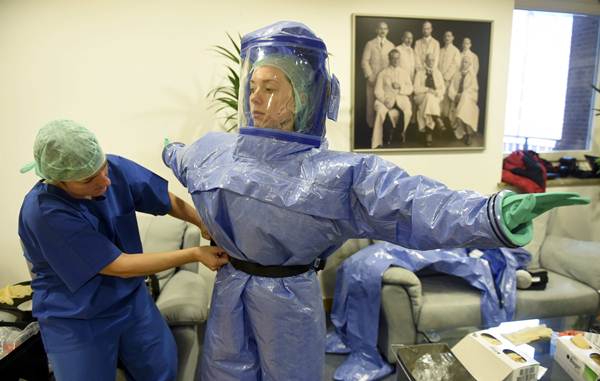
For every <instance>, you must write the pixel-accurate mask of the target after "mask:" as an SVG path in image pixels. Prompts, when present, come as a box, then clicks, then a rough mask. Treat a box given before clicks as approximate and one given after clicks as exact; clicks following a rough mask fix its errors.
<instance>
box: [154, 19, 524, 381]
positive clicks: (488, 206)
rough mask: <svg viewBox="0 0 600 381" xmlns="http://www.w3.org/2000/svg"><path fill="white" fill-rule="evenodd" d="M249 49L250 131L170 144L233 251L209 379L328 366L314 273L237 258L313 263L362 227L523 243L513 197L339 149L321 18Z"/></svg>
mask: <svg viewBox="0 0 600 381" xmlns="http://www.w3.org/2000/svg"><path fill="white" fill-rule="evenodd" d="M240 56H241V60H242V65H241V73H240V89H239V90H240V97H239V103H240V105H239V110H240V114H239V118H238V123H239V127H240V128H239V134H226V133H209V134H207V135H205V136H204V137H202V138H200V139H199V140H198V141H196V142H195V143H193V144H191V145H189V146H185V145H183V144H181V143H173V144H170V145H167V146H166V147H165V148H164V150H163V161H164V163H165V164H166V165H167V166H168V167H169V168H171V170H172V171H173V173H174V175H175V176H176V178H177V179H178V180H179V181H180V182H181V183H182V184H183V185H184V186H185V187H187V189H188V191H189V193H190V194H191V196H192V199H193V202H194V205H195V206H196V208H197V209H198V212H199V214H200V216H201V217H202V220H203V221H204V222H205V224H206V226H207V229H208V231H209V232H210V234H211V236H212V238H213V240H214V241H215V242H216V243H217V244H218V245H219V246H220V247H222V248H223V249H224V250H225V251H226V252H227V253H228V254H229V256H230V264H229V265H226V266H224V267H223V268H221V270H220V271H219V272H218V274H217V278H216V283H215V288H214V292H213V299H212V304H211V309H210V315H209V318H208V322H207V327H206V333H205V342H204V347H203V358H202V362H201V378H202V380H204V381H212V380H219V381H257V380H262V381H276V380H277V381H280V380H289V381H293V380H298V381H315V380H320V379H322V376H323V370H324V356H325V316H324V312H323V304H322V299H321V291H320V287H319V282H318V280H317V276H316V273H315V271H313V270H307V271H305V272H303V273H301V274H298V275H294V276H285V277H269V276H259V275H257V274H256V273H255V274H254V275H251V274H252V272H251V271H242V270H240V267H235V266H236V265H235V260H237V261H244V262H245V263H247V262H250V263H251V264H253V265H254V267H257V266H270V267H273V266H279V267H281V266H286V267H289V266H296V267H298V266H302V265H305V266H306V265H311V264H312V263H314V262H315V260H316V259H324V258H326V257H327V256H328V255H330V254H331V253H333V252H334V251H335V250H336V249H337V248H338V247H340V246H341V245H342V244H343V243H344V241H346V240H347V239H349V238H362V237H368V238H372V239H379V240H384V241H389V242H394V243H397V244H400V245H402V246H405V247H410V248H418V249H422V250H425V249H434V248H456V247H482V248H486V247H498V246H511V247H513V246H515V245H514V244H513V242H512V241H511V239H510V238H509V237H508V236H507V235H506V234H505V233H503V231H502V229H501V223H502V219H501V204H502V199H503V198H504V197H505V194H504V193H500V194H496V195H493V196H492V197H490V198H488V197H483V196H481V195H479V194H477V193H474V192H469V191H452V190H450V189H448V188H447V187H446V186H444V185H443V184H441V183H439V182H436V181H434V180H431V179H428V178H426V177H423V176H410V175H409V174H408V173H406V172H405V171H403V170H402V169H400V168H398V167H397V166H395V165H393V164H392V163H389V162H387V161H385V160H382V159H381V158H379V157H377V156H373V155H358V154H353V153H348V152H335V151H331V150H328V149H327V145H326V142H325V139H324V136H325V119H326V118H329V119H333V120H335V119H336V117H337V110H338V106H339V84H338V82H337V79H336V78H335V76H333V75H330V73H329V71H328V65H327V57H328V53H327V49H326V47H325V44H324V43H323V41H322V40H321V39H320V38H318V37H317V36H316V35H315V34H314V33H313V32H312V31H311V30H310V29H309V28H308V27H306V26H305V25H303V24H301V23H297V22H289V21H283V22H278V23H275V24H272V25H269V26H267V27H264V28H261V29H259V30H257V31H255V32H252V33H249V34H247V35H245V36H244V37H243V38H242V43H241V52H240ZM306 267H307V268H308V266H306Z"/></svg>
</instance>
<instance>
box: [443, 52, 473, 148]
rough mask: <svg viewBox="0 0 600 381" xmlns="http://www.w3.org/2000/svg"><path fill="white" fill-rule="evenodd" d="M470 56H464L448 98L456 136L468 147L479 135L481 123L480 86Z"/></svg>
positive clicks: (451, 84) (449, 89)
mask: <svg viewBox="0 0 600 381" xmlns="http://www.w3.org/2000/svg"><path fill="white" fill-rule="evenodd" d="M471 59H472V58H471V57H470V56H464V57H463V59H462V64H461V69H460V71H459V72H457V73H456V74H454V77H453V78H452V81H451V82H450V86H449V88H448V96H449V98H450V101H451V104H452V107H451V112H450V120H451V122H452V128H453V129H454V136H456V138H457V139H459V140H460V139H462V140H463V142H464V143H465V144H466V145H471V141H472V136H473V135H475V134H476V133H477V126H478V122H479V106H477V99H478V91H479V84H478V83H477V76H476V75H475V72H474V71H473V70H472V69H473V67H472V61H471Z"/></svg>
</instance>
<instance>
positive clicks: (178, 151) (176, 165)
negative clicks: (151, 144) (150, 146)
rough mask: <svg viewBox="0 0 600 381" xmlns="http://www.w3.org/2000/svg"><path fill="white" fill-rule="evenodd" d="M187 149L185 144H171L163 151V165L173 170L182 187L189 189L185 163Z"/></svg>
mask: <svg viewBox="0 0 600 381" xmlns="http://www.w3.org/2000/svg"><path fill="white" fill-rule="evenodd" d="M185 148H186V147H185V144H183V143H171V144H169V145H168V146H166V147H165V148H164V149H163V152H162V159H163V163H165V165H166V166H167V167H169V168H171V170H172V171H173V174H174V175H175V177H177V180H179V182H180V183H181V185H183V186H184V187H186V188H187V181H186V174H187V167H186V166H185V164H184V163H183V156H184V153H185Z"/></svg>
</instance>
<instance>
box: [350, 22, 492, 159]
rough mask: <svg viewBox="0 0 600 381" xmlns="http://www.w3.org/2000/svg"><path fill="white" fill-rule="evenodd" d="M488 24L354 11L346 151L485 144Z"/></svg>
mask: <svg viewBox="0 0 600 381" xmlns="http://www.w3.org/2000/svg"><path fill="white" fill-rule="evenodd" d="M383 24H384V25H385V26H387V31H382V29H386V28H385V27H384V26H383ZM492 26H493V25H492V21H489V20H467V19H439V18H427V17H400V16H383V15H362V14H353V15H352V118H351V133H350V137H351V144H350V146H351V149H352V150H353V151H356V152H375V153H388V152H396V151H431V150H461V151H462V150H483V149H485V135H486V127H487V123H486V117H487V114H488V105H487V98H488V96H487V95H488V80H489V74H490V73H489V66H490V53H491V36H492ZM428 29H429V30H430V31H429V32H428ZM447 32H450V36H447ZM409 35H412V41H411V38H410V36H409ZM382 37H383V38H382ZM447 40H452V41H450V42H451V44H452V45H454V48H453V47H451V46H446V41H447ZM436 42H437V45H438V47H437V49H436ZM417 45H418V46H417ZM469 45H470V46H469ZM463 46H464V47H463ZM392 50H393V51H395V52H393V53H391V52H392ZM411 51H412V54H411ZM390 53H391V55H390ZM411 56H412V58H411ZM390 57H391V60H392V62H390ZM411 61H412V62H413V66H414V67H413V68H411V64H410V63H411ZM407 77H408V80H407ZM409 81H410V84H411V86H412V87H411V86H409V85H408V82H409ZM368 105H371V107H370V109H369V108H368ZM405 115H407V116H408V118H405ZM406 119H407V120H406Z"/></svg>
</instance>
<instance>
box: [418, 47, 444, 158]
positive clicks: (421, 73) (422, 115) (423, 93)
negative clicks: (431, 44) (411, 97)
mask: <svg viewBox="0 0 600 381" xmlns="http://www.w3.org/2000/svg"><path fill="white" fill-rule="evenodd" d="M445 91H446V87H445V85H444V77H443V76H442V73H440V71H439V69H438V68H437V67H436V66H435V57H434V55H433V54H428V55H427V56H426V57H425V66H424V67H423V68H421V69H417V73H416V74H415V83H414V92H415V103H416V104H417V126H418V128H419V131H420V132H423V133H425V144H426V145H427V146H428V147H430V146H431V145H432V142H433V130H434V129H435V127H436V125H437V126H439V127H441V124H442V121H441V119H440V102H441V101H442V98H443V97H444V93H445Z"/></svg>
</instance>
